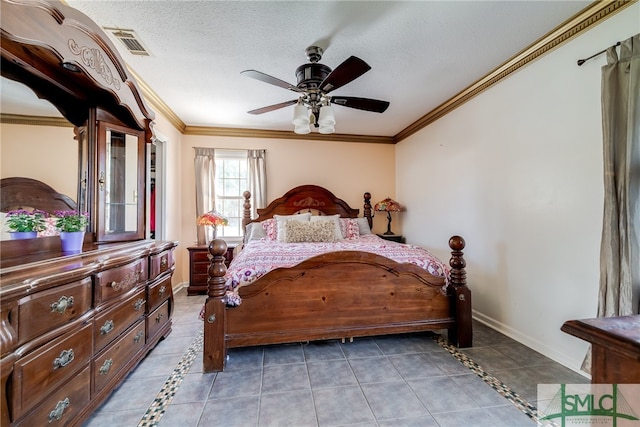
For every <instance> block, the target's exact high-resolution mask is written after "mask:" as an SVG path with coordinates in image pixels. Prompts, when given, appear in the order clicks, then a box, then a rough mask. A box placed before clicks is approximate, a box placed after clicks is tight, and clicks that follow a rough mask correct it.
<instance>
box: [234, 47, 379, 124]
mask: <svg viewBox="0 0 640 427" xmlns="http://www.w3.org/2000/svg"><path fill="white" fill-rule="evenodd" d="M305 53H306V55H307V58H308V59H309V63H307V64H303V65H301V66H299V67H298V68H297V69H296V77H297V79H298V84H297V85H293V84H291V83H287V82H285V81H283V80H280V79H278V78H276V77H273V76H270V75H268V74H265V73H262V72H260V71H256V70H245V71H242V72H241V73H240V74H242V75H243V76H246V77H251V78H253V79H256V80H260V81H262V82H265V83H269V84H272V85H275V86H279V87H281V88H284V89H288V90H291V91H293V92H297V93H298V94H299V97H298V98H297V99H292V100H290V101H285V102H281V103H279V104H274V105H269V106H267V107H262V108H258V109H255V110H251V111H249V112H248V113H249V114H263V113H267V112H269V111H274V110H277V109H280V108H284V107H288V106H290V105H294V104H297V105H296V107H295V109H294V119H293V124H294V125H295V132H296V133H309V132H310V131H311V129H310V127H309V125H310V124H313V125H314V126H315V127H316V128H319V132H320V133H333V131H334V125H335V116H334V114H333V110H332V109H331V107H330V106H329V105H330V104H336V105H341V106H343V107H349V108H355V109H358V110H364V111H372V112H375V113H383V112H384V111H385V110H386V109H387V108H388V107H389V102H387V101H380V100H377V99H370V98H357V97H353V96H331V95H329V93H330V92H332V91H333V90H335V89H338V88H340V87H342V86H344V85H346V84H347V83H350V82H352V81H353V80H355V79H357V78H358V77H360V76H361V75H363V74H364V73H366V72H367V71H369V70H370V69H371V67H370V66H369V65H368V64H367V63H366V62H364V61H363V60H362V59H360V58H357V57H355V56H351V57H349V58H347V59H346V60H345V61H344V62H342V63H341V64H340V65H338V66H337V67H336V68H335V69H334V70H331V68H329V67H327V66H326V65H323V64H320V63H319V62H318V61H320V59H321V58H322V54H323V50H322V48H320V47H318V46H309V47H308V48H306V49H305Z"/></svg>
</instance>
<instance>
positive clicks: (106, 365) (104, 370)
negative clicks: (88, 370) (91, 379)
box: [100, 359, 113, 375]
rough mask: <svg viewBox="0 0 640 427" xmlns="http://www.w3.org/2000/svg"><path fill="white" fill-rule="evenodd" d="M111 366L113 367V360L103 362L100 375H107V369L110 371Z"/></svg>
mask: <svg viewBox="0 0 640 427" xmlns="http://www.w3.org/2000/svg"><path fill="white" fill-rule="evenodd" d="M111 365H113V359H107V360H105V361H104V363H103V364H102V366H101V367H100V375H107V374H108V373H109V369H111Z"/></svg>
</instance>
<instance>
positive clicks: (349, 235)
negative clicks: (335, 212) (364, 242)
mask: <svg viewBox="0 0 640 427" xmlns="http://www.w3.org/2000/svg"><path fill="white" fill-rule="evenodd" d="M340 231H341V232H342V238H343V239H357V238H358V237H360V227H358V219H357V218H340Z"/></svg>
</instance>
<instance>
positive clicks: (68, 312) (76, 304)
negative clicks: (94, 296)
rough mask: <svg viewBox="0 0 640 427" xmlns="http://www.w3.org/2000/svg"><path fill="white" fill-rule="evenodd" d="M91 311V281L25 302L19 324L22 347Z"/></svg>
mask: <svg viewBox="0 0 640 427" xmlns="http://www.w3.org/2000/svg"><path fill="white" fill-rule="evenodd" d="M90 308H91V278H90V277H87V278H86V279H83V280H81V281H78V282H73V283H71V284H69V285H64V286H60V287H57V288H55V289H50V290H47V291H43V292H37V293H35V294H33V295H29V296H28V297H25V298H23V299H22V300H20V301H19V309H18V321H17V322H16V324H17V325H18V336H19V338H18V341H19V344H24V343H25V342H27V341H29V340H31V339H33V338H34V337H37V336H39V335H42V334H43V333H45V332H47V331H50V330H53V329H55V328H57V327H58V326H61V325H64V324H67V323H69V322H70V321H72V320H74V319H76V318H78V317H80V316H82V315H83V314H84V313H86V312H87V311H88V310H89V309H90Z"/></svg>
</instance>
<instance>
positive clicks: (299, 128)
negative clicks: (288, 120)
mask: <svg viewBox="0 0 640 427" xmlns="http://www.w3.org/2000/svg"><path fill="white" fill-rule="evenodd" d="M293 131H294V132H295V133H297V134H299V135H304V134H307V133H309V132H311V127H310V126H309V125H296V126H295V127H294V128H293Z"/></svg>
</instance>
